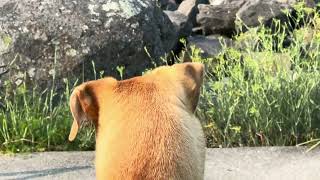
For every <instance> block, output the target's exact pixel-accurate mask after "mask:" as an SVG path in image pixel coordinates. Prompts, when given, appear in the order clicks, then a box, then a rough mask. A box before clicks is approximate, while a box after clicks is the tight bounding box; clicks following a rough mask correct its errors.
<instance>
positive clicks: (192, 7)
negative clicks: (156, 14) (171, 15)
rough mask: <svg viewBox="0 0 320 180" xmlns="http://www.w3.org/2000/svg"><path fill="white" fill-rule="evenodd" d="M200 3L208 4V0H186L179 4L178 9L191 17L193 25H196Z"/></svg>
mask: <svg viewBox="0 0 320 180" xmlns="http://www.w3.org/2000/svg"><path fill="white" fill-rule="evenodd" d="M198 4H208V0H184V1H182V2H181V4H180V5H179V8H178V10H177V11H179V12H180V13H182V14H184V15H185V16H187V17H188V18H190V19H191V22H192V24H193V25H196V15H197V14H198V12H199V11H198V7H197V6H198Z"/></svg>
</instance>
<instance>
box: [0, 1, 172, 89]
mask: <svg viewBox="0 0 320 180" xmlns="http://www.w3.org/2000/svg"><path fill="white" fill-rule="evenodd" d="M176 36H177V34H176V32H175V28H174V26H173V24H172V23H171V21H170V20H169V18H168V17H167V16H166V15H165V14H164V13H163V12H162V11H161V9H160V8H159V7H158V6H157V5H156V3H155V2H154V1H153V0H134V1H133V0H100V1H79V0H76V1H61V0H53V1H52V0H41V1H40V0H34V1H30V0H2V1H1V2H0V65H4V64H6V65H9V64H10V66H8V68H9V73H7V74H6V75H4V76H2V80H8V79H9V80H11V81H12V82H15V83H16V84H19V83H21V82H22V81H24V80H26V81H28V82H33V83H37V84H42V85H43V86H44V87H46V85H50V83H51V81H50V80H51V79H52V78H53V77H55V81H56V83H58V84H59V83H61V82H62V78H64V77H67V78H68V79H72V78H79V79H81V80H83V79H93V78H94V74H95V72H96V73H97V74H96V76H99V72H100V71H104V74H105V75H114V76H116V75H118V72H117V70H116V67H117V66H123V67H124V68H125V69H124V77H125V78H126V77H132V76H135V75H140V74H141V72H142V71H143V70H144V69H146V68H149V67H151V66H153V65H154V63H155V64H161V61H160V57H161V56H163V55H164V54H165V53H168V52H169V51H170V50H171V49H172V48H173V46H174V44H175V42H176V39H177V37H176ZM145 49H147V50H148V53H149V54H150V56H151V57H152V58H153V61H154V62H151V60H150V58H149V56H148V53H146V52H145ZM93 65H94V66H95V70H96V71H94V70H93V69H94V67H92V66H93Z"/></svg>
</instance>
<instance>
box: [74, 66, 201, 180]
mask: <svg viewBox="0 0 320 180" xmlns="http://www.w3.org/2000/svg"><path fill="white" fill-rule="evenodd" d="M190 64H191V67H190V68H194V69H189V70H188V69H187V68H188V66H187V65H183V66H182V65H179V66H178V68H180V69H179V71H177V70H176V69H178V68H175V67H170V68H172V69H169V68H167V67H165V68H163V69H161V68H159V69H158V70H157V69H156V70H154V71H153V72H151V73H149V74H147V75H144V76H141V77H137V78H132V79H129V80H125V81H116V82H115V81H114V82H113V83H108V82H107V81H109V80H104V81H105V82H103V80H99V82H92V83H91V84H90V83H89V84H87V85H86V86H87V89H92V90H89V91H88V90H87V91H88V92H87V93H86V94H87V96H89V97H91V96H94V98H93V99H91V100H90V101H89V102H90V103H92V102H95V104H96V107H95V109H98V111H99V113H98V115H96V116H97V117H98V120H97V124H96V127H97V137H96V175H97V179H100V180H102V179H135V180H140V179H146V180H147V179H150V180H158V179H159V180H162V179H163V180H169V179H176V180H179V179H181V180H188V179H190V180H200V179H203V174H204V160H205V141H204V135H203V131H202V128H201V125H200V122H199V120H198V119H197V118H196V117H195V115H194V110H195V107H196V103H197V101H198V97H199V89H200V85H201V83H202V82H201V81H202V74H201V73H202V72H197V71H203V67H202V65H201V66H200V65H199V64H196V65H194V64H192V63H190ZM180 66H181V67H180ZM185 66H186V67H185ZM193 66H195V67H193ZM196 68H202V69H200V70H198V69H196ZM189 71H191V72H189ZM188 73H190V74H188ZM188 75H190V77H188ZM193 76H197V77H193ZM198 76H199V77H198ZM200 76H201V77H200ZM106 84H108V85H107V86H104V85H106ZM91 86H92V88H90V87H91ZM91 94H94V95H91ZM90 103H89V104H90ZM79 104H81V103H79ZM88 112H91V111H89V110H88Z"/></svg>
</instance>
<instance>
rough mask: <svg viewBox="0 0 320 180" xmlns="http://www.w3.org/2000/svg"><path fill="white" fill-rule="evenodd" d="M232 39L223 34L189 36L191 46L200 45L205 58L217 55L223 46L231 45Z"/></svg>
mask: <svg viewBox="0 0 320 180" xmlns="http://www.w3.org/2000/svg"><path fill="white" fill-rule="evenodd" d="M231 45H232V41H231V39H229V38H226V37H222V36H214V35H211V36H202V35H197V36H191V37H189V38H188V46H189V48H190V47H192V46H195V47H198V48H200V49H201V56H202V57H203V58H208V57H215V56H217V55H218V54H219V53H220V52H221V51H222V48H223V46H231Z"/></svg>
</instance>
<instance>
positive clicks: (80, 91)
mask: <svg viewBox="0 0 320 180" xmlns="http://www.w3.org/2000/svg"><path fill="white" fill-rule="evenodd" d="M70 110H71V113H72V116H73V123H72V126H71V130H70V134H69V141H73V140H74V139H75V137H76V135H77V133H78V130H79V127H80V125H81V123H82V122H83V121H86V120H92V121H94V123H97V122H96V121H97V116H98V108H97V106H96V102H95V97H94V96H93V94H92V92H91V91H90V88H89V87H88V86H86V85H82V86H79V87H77V88H76V89H75V90H74V91H73V92H72V94H71V97H70Z"/></svg>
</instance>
